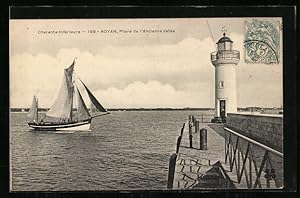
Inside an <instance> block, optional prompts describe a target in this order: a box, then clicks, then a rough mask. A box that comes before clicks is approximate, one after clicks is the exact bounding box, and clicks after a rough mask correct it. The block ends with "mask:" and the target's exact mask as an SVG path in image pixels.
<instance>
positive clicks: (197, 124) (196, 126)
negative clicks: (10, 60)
mask: <svg viewBox="0 0 300 198" xmlns="http://www.w3.org/2000/svg"><path fill="white" fill-rule="evenodd" d="M197 132H199V121H198V120H196V121H195V133H197Z"/></svg>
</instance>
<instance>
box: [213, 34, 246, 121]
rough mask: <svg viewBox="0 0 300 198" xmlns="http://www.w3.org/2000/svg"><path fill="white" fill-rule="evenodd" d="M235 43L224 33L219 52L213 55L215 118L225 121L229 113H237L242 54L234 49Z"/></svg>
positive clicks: (219, 42) (218, 47)
mask: <svg viewBox="0 0 300 198" xmlns="http://www.w3.org/2000/svg"><path fill="white" fill-rule="evenodd" d="M232 43H233V41H232V40H231V39H230V38H228V37H227V36H226V34H225V33H223V37H221V38H220V39H219V41H218V42H217V51H215V52H212V53H211V63H212V64H213V66H214V67H215V118H216V119H217V120H222V121H224V120H225V118H226V116H227V113H234V112H237V94H236V66H237V64H238V63H239V60H240V52H239V51H237V50H233V49H232Z"/></svg>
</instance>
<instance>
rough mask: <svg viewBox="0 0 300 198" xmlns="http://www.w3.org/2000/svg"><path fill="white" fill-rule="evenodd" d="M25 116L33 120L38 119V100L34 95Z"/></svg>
mask: <svg viewBox="0 0 300 198" xmlns="http://www.w3.org/2000/svg"><path fill="white" fill-rule="evenodd" d="M27 117H28V118H30V119H31V120H33V121H36V122H37V121H38V101H37V99H36V97H35V96H34V97H33V100H32V104H31V107H30V109H29V112H28V114H27Z"/></svg>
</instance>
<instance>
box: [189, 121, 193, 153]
mask: <svg viewBox="0 0 300 198" xmlns="http://www.w3.org/2000/svg"><path fill="white" fill-rule="evenodd" d="M189 141H190V148H193V135H192V123H190V124H189Z"/></svg>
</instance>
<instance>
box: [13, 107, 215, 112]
mask: <svg viewBox="0 0 300 198" xmlns="http://www.w3.org/2000/svg"><path fill="white" fill-rule="evenodd" d="M48 110H49V108H39V111H40V112H46V111H48ZM74 110H75V111H76V109H74ZM28 111H29V108H10V112H28ZM107 111H214V108H114V109H107Z"/></svg>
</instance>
